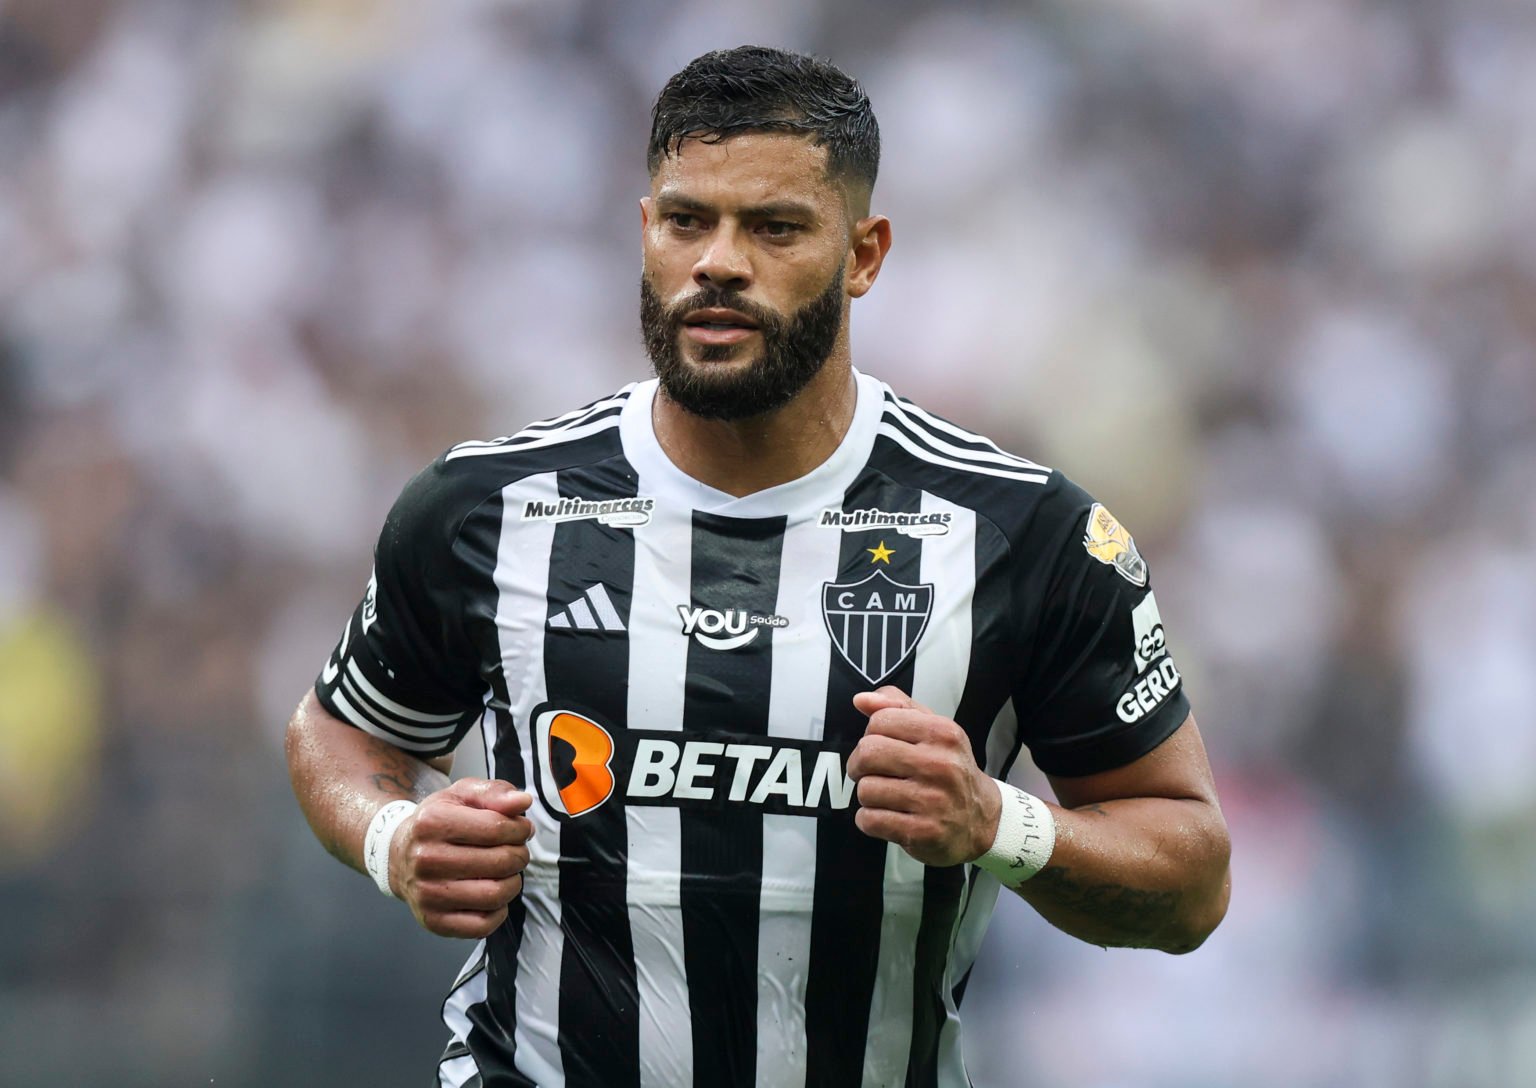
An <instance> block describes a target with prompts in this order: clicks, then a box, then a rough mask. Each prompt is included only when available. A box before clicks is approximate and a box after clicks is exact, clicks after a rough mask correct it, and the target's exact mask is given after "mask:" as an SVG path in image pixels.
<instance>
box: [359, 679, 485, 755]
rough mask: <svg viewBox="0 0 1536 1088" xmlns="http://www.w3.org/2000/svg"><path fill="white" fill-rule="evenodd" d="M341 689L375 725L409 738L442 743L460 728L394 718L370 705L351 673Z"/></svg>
mask: <svg viewBox="0 0 1536 1088" xmlns="http://www.w3.org/2000/svg"><path fill="white" fill-rule="evenodd" d="M341 690H342V691H344V692H346V693H347V694H349V695H351V696H352V698H353V700H354V701H355V702H356V705H357V709H358V710H359V711H361V712H363V713H365V714H367V715H368V717H369V718H370V719H372V721H373V724H374V725H377V726H378V727H379V728H381V729H386V730H388V731H389V732H390V733H397V734H399V735H400V736H403V737H407V738H412V737H414V738H416V739H418V740H435V741H437V742H439V743H441V742H442V741H444V740H446V739H447V738H448V737H450V736H452V735H453V733H454V732H455V731H456V730H457V728H458V727H457V726H453V725H430V726H429V725H411V724H410V723H409V722H402V721H400V720H398V719H396V718H392V717H390V716H389V715H388V714H385V713H383V712H382V711H380V710H378V709H377V708H376V707H372V706H369V705H368V703H369V700H368V699H367V697H365V696H364V695H363V693H362V692H361V691H359V690H358V688H357V685H356V684H354V683H352V677H351V676H350V675H348V676H343V677H342V678H341Z"/></svg>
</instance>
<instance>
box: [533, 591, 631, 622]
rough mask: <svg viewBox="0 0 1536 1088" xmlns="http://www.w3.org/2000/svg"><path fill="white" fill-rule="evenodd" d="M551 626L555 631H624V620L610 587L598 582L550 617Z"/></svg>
mask: <svg viewBox="0 0 1536 1088" xmlns="http://www.w3.org/2000/svg"><path fill="white" fill-rule="evenodd" d="M549 626H550V628H551V629H552V630H555V631H622V630H624V621H623V620H622V619H620V618H619V612H618V609H616V608H614V607H613V601H612V600H610V599H609V597H608V587H607V586H605V585H603V583H601V582H598V583H597V584H596V585H591V586H588V587H587V588H586V590H585V591H584V592H583V593H582V595H581V596H580V597H577V598H576V599H575V600H574V601H572V602H571V603H570V604H569V605H567V606H566V607H565V608H562V609H561V610H560V611H558V612H556V613H555V614H554V615H553V616H551V617H549Z"/></svg>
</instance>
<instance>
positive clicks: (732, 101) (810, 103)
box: [645, 45, 880, 189]
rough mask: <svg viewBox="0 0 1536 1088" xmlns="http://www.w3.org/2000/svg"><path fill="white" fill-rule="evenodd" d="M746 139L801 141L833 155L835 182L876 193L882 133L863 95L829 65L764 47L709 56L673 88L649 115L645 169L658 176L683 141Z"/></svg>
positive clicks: (830, 169)
mask: <svg viewBox="0 0 1536 1088" xmlns="http://www.w3.org/2000/svg"><path fill="white" fill-rule="evenodd" d="M743 132H794V133H803V134H805V135H807V136H809V137H811V139H812V140H813V141H815V143H817V144H818V145H820V146H823V147H825V148H826V149H827V171H828V173H829V174H831V175H832V176H833V177H837V178H842V179H845V180H850V181H855V182H859V183H861V184H863V185H864V186H865V187H867V188H870V189H873V188H874V185H875V174H876V172H877V171H878V170H879V168H880V126H879V125H878V124H876V123H875V113H874V111H873V110H872V109H870V106H869V96H868V95H867V94H865V93H864V88H863V87H861V86H859V83H858V81H857V80H855V79H853V78H852V77H851V76H849V75H848V74H847V73H845V72H843V71H842V70H841V69H839V68H837V67H836V66H835V65H833V64H830V63H828V62H827V61H824V60H818V59H817V58H815V57H810V56H806V55H805V54H803V53H790V52H788V51H786V50H783V49H773V48H770V47H768V46H763V45H742V46H738V47H737V48H735V49H717V50H715V51H714V52H712V53H705V54H704V55H703V56H701V57H696V58H694V59H693V60H691V61H689V62H688V64H687V66H686V67H684V68H683V70H682V71H680V72H678V73H677V75H675V76H673V77H672V78H671V79H669V80H667V85H666V86H665V87H663V88H662V89H661V93H660V94H659V95H657V96H656V104H655V106H653V107H652V108H651V142H650V145H649V146H648V147H647V149H646V155H645V162H646V167H647V168H648V169H649V170H650V172H651V173H652V174H653V175H654V174H655V173H656V170H657V168H658V167H660V166H661V161H662V159H664V158H666V157H667V156H668V155H671V154H674V153H675V152H676V151H677V149H678V147H679V146H681V144H682V142H683V141H684V140H690V139H694V140H700V141H702V142H704V143H719V142H720V141H721V140H727V139H730V138H731V137H732V136H735V135H737V134H739V133H743Z"/></svg>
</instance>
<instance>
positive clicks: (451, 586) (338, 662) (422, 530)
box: [315, 461, 484, 758]
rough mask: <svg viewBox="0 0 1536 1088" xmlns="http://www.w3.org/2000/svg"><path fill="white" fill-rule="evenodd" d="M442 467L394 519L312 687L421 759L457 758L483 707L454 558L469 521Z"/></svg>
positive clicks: (416, 483)
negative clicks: (462, 527)
mask: <svg viewBox="0 0 1536 1088" xmlns="http://www.w3.org/2000/svg"><path fill="white" fill-rule="evenodd" d="M442 466H443V463H442V462H441V461H439V462H437V463H435V464H433V465H432V466H430V467H428V468H427V469H426V470H425V471H423V472H422V473H421V474H420V475H418V476H417V477H416V478H415V479H413V480H412V481H411V482H410V483H409V484H407V485H406V487H405V490H404V491H403V492H402V493H401V495H400V498H399V499H398V500H396V502H395V505H394V507H393V509H391V510H390V512H389V516H388V518H387V519H386V520H385V522H384V529H383V531H382V532H381V533H380V534H379V540H378V544H377V546H376V547H375V548H374V556H373V560H374V562H373V573H372V575H371V576H370V577H369V579H368V589H367V592H366V593H365V594H364V596H363V599H362V602H361V603H360V604H359V605H358V606H357V609H356V610H355V611H354V612H353V613H352V618H351V620H350V621H349V622H348V624H347V626H346V629H345V630H344V631H343V632H342V635H341V641H340V642H339V643H337V645H336V648H335V650H333V651H332V653H331V657H330V660H329V661H327V662H326V665H325V667H324V669H322V670H321V673H320V676H319V678H318V679H317V680H316V681H315V694H316V696H318V697H319V699H320V703H321V705H323V706H324V707H325V708H326V710H328V711H330V713H331V714H333V715H334V716H335V717H337V718H340V719H341V720H342V721H345V722H349V723H350V724H352V725H355V726H356V727H357V728H359V729H361V730H363V731H364V732H366V733H369V734H372V735H373V736H375V737H378V738H379V739H380V740H385V741H388V742H389V743H390V744H393V745H395V746H396V747H398V748H401V749H404V750H405V751H408V752H411V753H413V754H415V755H418V756H421V757H423V758H427V757H431V756H438V755H444V754H446V753H448V752H451V751H452V750H453V748H454V747H455V746H456V745H457V744H458V742H459V740H460V739H461V738H462V737H463V736H464V734H465V733H466V732H467V731H468V730H469V728H470V726H472V725H473V724H474V723H475V722H476V721H477V720H479V718H480V715H481V712H482V709H483V706H484V700H483V699H482V697H481V692H482V691H483V689H484V685H483V684H482V683H481V681H480V678H479V667H478V661H477V656H476V654H475V652H474V649H473V647H472V645H471V643H470V640H469V638H468V637H467V636H466V633H465V627H464V621H465V610H464V607H463V599H464V596H465V594H464V586H463V578H464V575H463V573H462V572H461V564H460V563H459V562H458V561H457V559H456V557H455V555H454V549H453V545H454V541H455V538H456V535H457V532H458V528H459V525H460V524H461V522H462V520H463V514H464V511H463V510H462V509H460V507H461V505H462V503H461V502H459V501H456V498H455V496H454V495H453V493H452V489H451V488H450V487H449V486H448V485H447V484H446V483H445V482H444V480H443V478H442Z"/></svg>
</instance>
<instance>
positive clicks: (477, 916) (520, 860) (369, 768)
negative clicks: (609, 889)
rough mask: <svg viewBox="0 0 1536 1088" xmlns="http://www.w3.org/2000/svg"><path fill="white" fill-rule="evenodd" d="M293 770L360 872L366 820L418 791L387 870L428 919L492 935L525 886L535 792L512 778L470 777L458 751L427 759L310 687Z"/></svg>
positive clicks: (303, 795)
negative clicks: (453, 767) (340, 714)
mask: <svg viewBox="0 0 1536 1088" xmlns="http://www.w3.org/2000/svg"><path fill="white" fill-rule="evenodd" d="M286 747H287V752H288V773H289V776H290V778H291V779H292V780H293V792H294V793H295V795H297V797H298V799H299V807H300V808H302V809H303V810H304V816H305V818H306V819H307V820H308V821H309V826H310V827H311V828H312V829H313V830H314V833H315V837H316V838H318V839H319V840H320V842H321V843H322V844H323V845H324V846H325V848H326V849H327V850H328V851H330V852H331V853H332V854H333V855H335V856H336V857H337V858H339V859H340V860H341V861H343V862H345V863H346V864H348V865H350V866H352V868H354V869H356V870H358V871H359V872H366V869H365V867H364V865H363V838H364V836H365V835H366V834H367V831H368V824H369V822H370V821H371V820H372V819H373V816H374V813H376V812H377V811H378V810H379V809H380V808H381V807H382V806H383V805H385V804H387V803H388V802H390V801H400V800H406V801H416V802H417V803H418V807H417V808H416V810H415V811H414V812H412V813H411V815H410V816H408V817H406V819H405V820H404V821H403V822H402V823H401V824H400V825H399V827H398V828H397V830H396V831H395V835H394V838H393V839H392V840H391V842H390V849H389V880H390V887H391V889H392V890H393V892H394V894H396V895H397V896H399V898H401V899H403V900H405V902H406V904H407V905H408V906H409V907H410V908H411V913H412V914H414V915H415V916H416V920H417V921H418V922H419V923H421V925H422V927H423V928H425V929H427V930H429V931H430V932H432V933H436V934H439V935H441V936H444V937H470V938H475V937H484V936H486V935H488V934H489V933H491V932H492V931H494V930H495V929H496V927H497V926H499V925H501V923H502V922H503V921H505V920H506V917H507V904H508V903H510V902H511V901H512V900H513V899H514V898H516V897H517V896H518V895H519V894H520V893H521V892H522V887H523V878H522V872H523V868H524V867H525V866H526V865H527V864H528V847H527V846H526V843H527V841H528V839H529V837H530V836H531V835H532V834H533V827H532V825H531V824H530V823H529V821H528V818H527V816H526V815H525V814H526V813H527V811H528V806H529V804H531V803H532V798H531V797H529V795H528V794H526V793H524V792H522V791H520V790H517V789H515V788H514V787H513V786H512V785H511V784H509V783H507V782H501V781H496V780H486V779H471V778H462V779H460V780H459V781H457V782H454V783H452V784H450V783H449V781H448V776H447V773H446V772H447V770H448V764H449V763H450V762H451V760H452V757H451V756H443V757H441V758H438V759H433V760H430V761H428V760H421V759H418V758H416V757H415V756H413V755H410V754H409V753H407V752H403V751H401V750H400V749H399V748H396V747H395V746H394V745H392V744H387V743H385V742H384V741H382V740H379V739H377V738H376V737H373V736H371V735H370V734H368V733H364V732H363V731H362V730H361V729H354V728H353V727H352V726H350V725H348V724H347V723H346V722H343V721H340V720H338V719H336V718H334V717H332V716H331V714H330V713H329V712H328V711H327V710H326V709H325V707H323V706H322V705H321V704H320V701H319V700H318V699H317V698H316V697H315V693H314V691H313V690H311V691H310V692H309V693H308V694H307V695H305V696H304V699H303V701H302V702H301V703H300V704H299V708H298V709H297V710H296V711H294V714H293V718H292V719H291V720H290V721H289V722H288V735H287V741H286Z"/></svg>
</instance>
